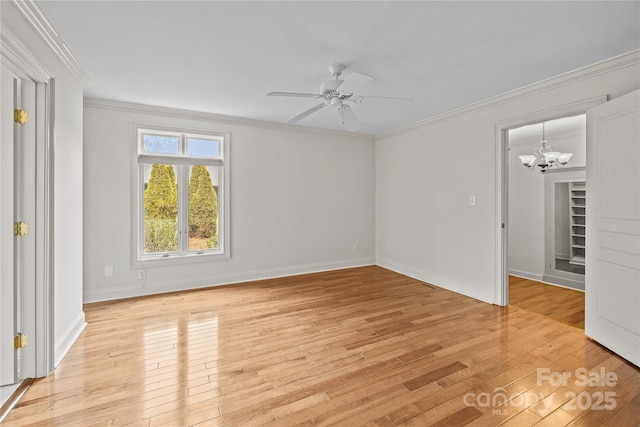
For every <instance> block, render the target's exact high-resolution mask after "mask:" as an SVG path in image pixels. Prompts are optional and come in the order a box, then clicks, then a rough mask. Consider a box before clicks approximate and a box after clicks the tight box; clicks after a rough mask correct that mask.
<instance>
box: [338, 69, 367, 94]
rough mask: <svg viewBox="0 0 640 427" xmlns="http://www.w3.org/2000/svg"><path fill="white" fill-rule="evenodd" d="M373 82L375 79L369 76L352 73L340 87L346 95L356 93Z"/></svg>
mask: <svg viewBox="0 0 640 427" xmlns="http://www.w3.org/2000/svg"><path fill="white" fill-rule="evenodd" d="M371 80H373V77H371V76H369V75H367V74H362V73H351V74H349V77H347V78H346V79H345V81H344V83H342V84H341V85H340V86H339V89H340V91H341V92H344V93H354V92H357V91H358V89H360V88H361V87H362V86H364V85H366V84H367V83H369V82H370V81H371Z"/></svg>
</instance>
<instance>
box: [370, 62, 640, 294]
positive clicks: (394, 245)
mask: <svg viewBox="0 0 640 427" xmlns="http://www.w3.org/2000/svg"><path fill="white" fill-rule="evenodd" d="M639 61H640V55H639V53H638V52H634V53H632V54H628V55H624V56H622V57H619V58H616V59H612V60H610V61H608V62H605V63H601V64H596V65H594V66H591V67H587V68H585V69H582V70H579V71H576V72H574V73H569V74H565V75H562V76H559V77H556V78H554V79H551V80H548V81H545V82H542V83H539V84H537V85H533V86H530V87H527V88H524V89H521V90H519V91H515V92H512V93H509V94H505V95H503V96H501V97H497V98H494V99H490V100H487V101H484V102H482V103H479V104H477V105H474V106H470V107H468V108H464V109H461V110H458V111H455V112H452V113H450V114H445V115H443V116H441V117H436V118H433V119H430V120H425V121H424V122H422V123H418V124H416V125H413V126H409V127H407V128H405V129H401V130H398V131H396V132H392V133H389V134H387V135H382V136H380V137H377V138H376V260H377V263H378V264H380V265H382V266H385V267H387V268H390V269H393V270H395V271H398V272H401V273H404V274H408V275H410V276H413V277H417V278H419V279H421V280H425V281H427V282H431V283H433V284H435V285H438V286H441V287H444V288H447V289H450V290H453V291H456V292H459V293H462V294H465V295H469V296H472V297H475V298H478V299H480V300H484V301H488V302H495V289H496V286H497V284H498V283H499V282H500V278H499V277H497V272H496V270H497V269H496V265H497V263H498V259H497V256H496V251H497V247H498V246H497V245H498V242H497V238H496V236H497V234H498V233H497V232H498V230H499V226H500V224H499V218H500V216H499V213H498V212H497V210H498V207H497V202H496V200H497V194H496V193H497V191H496V190H497V179H498V176H497V175H498V174H497V169H498V164H497V158H498V155H497V142H496V141H498V140H499V139H500V135H496V133H497V129H498V126H497V125H498V124H499V123H504V122H507V121H511V120H516V119H518V118H519V117H525V116H527V115H531V114H533V113H537V114H540V115H544V114H545V112H547V111H549V112H551V111H552V110H554V109H556V108H558V107H559V106H563V105H568V104H573V103H578V102H581V101H584V100H587V99H590V98H594V97H597V96H602V95H606V94H608V95H611V96H612V97H617V96H620V95H622V94H624V93H627V92H630V91H632V90H634V89H637V88H638V87H640V67H639V66H638V63H639ZM548 114H551V113H548ZM546 118H547V119H548V118H551V117H546ZM523 120H524V119H523ZM470 195H475V196H476V205H475V206H470V205H469V204H468V200H469V196H470Z"/></svg>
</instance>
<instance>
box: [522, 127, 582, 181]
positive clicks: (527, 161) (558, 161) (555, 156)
mask: <svg viewBox="0 0 640 427" xmlns="http://www.w3.org/2000/svg"><path fill="white" fill-rule="evenodd" d="M540 144H541V145H540V147H538V148H536V149H535V150H533V153H534V154H526V155H524V156H519V157H520V161H521V162H522V164H523V165H524V166H525V167H526V168H527V169H533V168H535V167H536V166H538V167H539V168H540V172H542V173H544V172H546V171H547V169H548V168H552V167H556V168H561V167H563V166H564V165H566V164H567V163H568V162H569V159H570V158H571V156H573V153H561V152H559V151H554V150H553V147H551V146H547V140H546V139H544V122H543V123H542V140H541V141H540Z"/></svg>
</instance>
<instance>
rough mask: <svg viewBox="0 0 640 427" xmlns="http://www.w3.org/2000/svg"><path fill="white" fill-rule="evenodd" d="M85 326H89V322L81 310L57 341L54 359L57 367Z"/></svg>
mask: <svg viewBox="0 0 640 427" xmlns="http://www.w3.org/2000/svg"><path fill="white" fill-rule="evenodd" d="M85 326H87V322H86V321H85V318H84V311H81V312H80V314H78V317H76V318H75V320H74V321H73V323H71V325H69V327H68V328H67V330H66V331H64V334H62V336H61V337H60V339H58V341H57V342H56V349H55V360H54V366H55V367H57V366H58V365H59V364H60V362H61V361H62V358H64V356H65V355H66V354H67V353H68V352H69V350H70V349H71V346H72V345H73V343H75V342H76V340H77V339H78V337H79V336H80V334H81V333H82V331H83V330H84V328H85Z"/></svg>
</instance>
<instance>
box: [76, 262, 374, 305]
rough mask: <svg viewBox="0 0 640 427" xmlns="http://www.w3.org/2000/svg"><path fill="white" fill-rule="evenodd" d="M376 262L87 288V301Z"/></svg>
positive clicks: (339, 263)
mask: <svg viewBox="0 0 640 427" xmlns="http://www.w3.org/2000/svg"><path fill="white" fill-rule="evenodd" d="M367 265H375V259H374V258H358V259H352V260H348V261H332V262H325V263H317V264H306V265H298V266H290V267H281V268H271V269H265V270H254V271H246V272H240V273H229V274H223V275H218V276H215V277H210V278H202V279H198V280H191V281H184V280H180V281H174V282H164V283H158V284H152V285H145V286H140V285H138V284H137V283H136V284H135V286H123V287H119V288H109V289H101V290H98V291H89V292H85V293H84V295H83V301H84V303H91V302H99V301H111V300H117V299H122V298H133V297H139V296H144V295H154V294H162V293H166V292H176V291H184V290H189V289H199V288H210V287H213V286H222V285H231V284H234V283H243V282H253V281H256V280H264V279H274V278H277V277H286V276H297V275H300V274H308V273H319V272H321V271H330V270H342V269H345V268H353V267H364V266H367Z"/></svg>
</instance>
